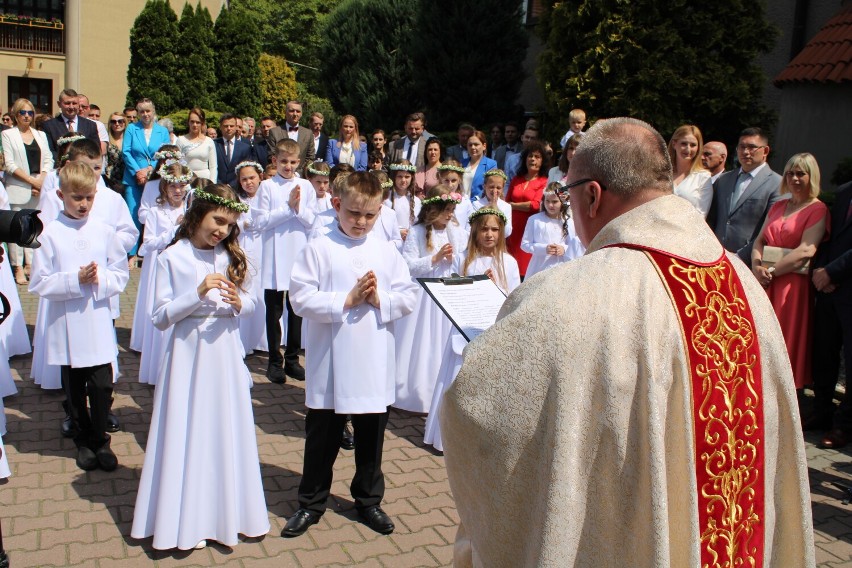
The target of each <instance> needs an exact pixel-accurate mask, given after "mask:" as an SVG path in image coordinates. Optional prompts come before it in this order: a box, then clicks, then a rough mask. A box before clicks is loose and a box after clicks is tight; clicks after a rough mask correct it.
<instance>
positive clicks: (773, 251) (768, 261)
mask: <svg viewBox="0 0 852 568" xmlns="http://www.w3.org/2000/svg"><path fill="white" fill-rule="evenodd" d="M792 250H793V249H788V248H782V247H773V246H769V245H766V246H764V247H763V259H762V262H763V265H764V266H765V267H766V268H767V269H768V268H774V267H775V265H776V264H778V263H779V262H780V261H781V259H782V258H784V255H786V254H788V253H789V252H790V251H792ZM810 269H811V259H808V260H807V261H806V262H805V263H804V264H802V265H801V266H799V267H797V268H796V269H795V270H793V271H792V272H793V273H794V274H804V275H805V276H807V274H808V272H809V271H810Z"/></svg>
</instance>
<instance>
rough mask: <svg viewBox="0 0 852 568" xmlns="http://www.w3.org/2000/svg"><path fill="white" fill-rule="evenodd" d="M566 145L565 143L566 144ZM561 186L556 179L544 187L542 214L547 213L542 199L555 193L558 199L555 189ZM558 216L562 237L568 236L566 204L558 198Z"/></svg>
mask: <svg viewBox="0 0 852 568" xmlns="http://www.w3.org/2000/svg"><path fill="white" fill-rule="evenodd" d="M566 146H567V144H566ZM560 187H562V184H561V183H559V182H558V181H552V182H550V184H549V185H548V186H547V187H546V188H545V189H544V193H542V195H541V201H542V203H541V206H542V211H544V214H545V215H547V211H545V209H544V200H545V198H546V197H547V196H548V195H555V196H556V199H559V194H558V193H556V190H557V189H559V188H560ZM559 216H560V217H561V218H562V238H563V239H564V238H565V237H567V236H568V204H567V203H565V202H564V201H562V200H561V199H559Z"/></svg>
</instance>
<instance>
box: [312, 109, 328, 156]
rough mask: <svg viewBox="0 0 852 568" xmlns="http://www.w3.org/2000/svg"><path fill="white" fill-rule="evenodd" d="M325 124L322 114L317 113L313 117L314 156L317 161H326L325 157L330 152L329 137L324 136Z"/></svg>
mask: <svg viewBox="0 0 852 568" xmlns="http://www.w3.org/2000/svg"><path fill="white" fill-rule="evenodd" d="M324 123H325V117H324V116H323V115H322V113H321V112H315V113H313V114H312V115H311V123H310V125H311V133H312V134H313V135H314V156H316V159H317V160H325V155H326V153H327V152H328V136H327V135H326V134H323V132H322V125H323V124H324Z"/></svg>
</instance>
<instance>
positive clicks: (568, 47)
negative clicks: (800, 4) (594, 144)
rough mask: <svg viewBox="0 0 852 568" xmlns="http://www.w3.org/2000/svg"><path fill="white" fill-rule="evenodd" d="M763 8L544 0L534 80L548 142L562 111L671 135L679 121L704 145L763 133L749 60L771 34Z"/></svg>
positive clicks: (755, 73) (763, 114) (764, 115)
mask: <svg viewBox="0 0 852 568" xmlns="http://www.w3.org/2000/svg"><path fill="white" fill-rule="evenodd" d="M764 7H765V2H764V1H763V0H720V1H719V2H715V3H713V4H710V3H701V2H690V1H689V0H671V1H669V2H666V3H660V2H656V1H654V0H631V1H630V2H625V1H621V0H559V1H557V0H549V1H548V9H547V10H546V11H545V13H544V14H543V15H542V16H541V18H540V20H539V21H540V24H539V26H538V27H539V30H538V31H539V32H540V33H541V37H542V39H543V40H544V42H545V49H544V51H543V52H542V54H541V59H540V62H539V67H538V78H539V82H540V84H541V85H542V88H543V90H544V93H545V100H546V104H547V111H548V115H549V117H550V119H551V120H550V123H551V124H556V125H557V128H556V129H554V130H553V131H551V132H549V134H550V135H551V137H558V136H561V135H562V133H564V132H565V130H567V124H568V112H569V111H570V110H571V108H574V107H580V108H583V109H584V110H586V112H587V114H588V116H589V118H591V119H594V118H596V117H607V116H633V117H636V118H641V119H643V120H646V121H648V122H650V123H651V124H652V125H654V126H655V127H656V128H657V129H658V130H659V131H660V133H661V134H662V135H663V137H666V138H667V137H668V136H669V135H670V134H671V133H672V132H673V131H674V129H675V128H677V127H678V126H679V125H680V124H683V123H692V124H695V125H697V126H698V127H699V128H701V130H702V132H703V133H704V139H705V140H707V139H711V140H712V139H719V140H724V141H727V142H730V141H733V140H735V139H736V136H737V133H738V132H739V131H740V130H741V129H742V128H743V127H744V126H746V125H756V126H762V127H770V126H771V125H772V122H773V115H772V114H771V112H770V111H769V110H768V109H767V108H766V106H765V105H764V103H763V101H762V94H763V93H762V91H763V83H764V77H763V73H762V72H761V71H760V68H759V67H758V66H757V64H756V62H755V59H756V57H757V56H758V55H759V54H761V53H765V52H767V51H769V49H771V47H772V45H773V43H774V38H775V36H776V33H777V32H776V30H775V28H773V27H772V26H771V25H770V24H769V23H768V22H767V21H766V18H765V15H764Z"/></svg>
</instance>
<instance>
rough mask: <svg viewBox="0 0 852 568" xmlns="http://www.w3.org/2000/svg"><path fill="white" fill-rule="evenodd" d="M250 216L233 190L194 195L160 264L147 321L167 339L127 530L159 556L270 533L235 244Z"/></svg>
mask: <svg viewBox="0 0 852 568" xmlns="http://www.w3.org/2000/svg"><path fill="white" fill-rule="evenodd" d="M247 209H248V206H246V205H245V204H244V203H241V202H240V201H239V200H238V199H237V195H236V193H235V192H234V190H233V189H231V187H230V186H227V185H222V184H217V185H212V186H209V187H208V188H206V190H202V189H196V190H195V192H194V194H193V197H192V200H191V202H190V206H189V208H188V209H187V212H186V215H185V216H184V220H183V223H181V226H180V228H179V229H178V232H177V234H176V235H175V240H174V243H173V244H172V245H170V246H169V247H167V248H166V250H164V251H163V252H162V253H160V255H159V258H157V277H156V291H155V295H154V298H155V302H154V316H153V320H154V325H156V326H157V328H158V329H163V330H165V329H169V328H171V333H169V334H168V337H167V342H166V349H165V353H166V356H165V358H164V360H163V365H162V367H161V369H160V375H159V378H158V379H157V386H156V389H155V390H154V412H153V415H152V416H151V428H150V430H149V432H148V444H147V447H146V449H145V463H144V466H143V467H142V478H141V480H140V482H139V491H138V493H137V497H136V510H135V511H134V514H133V527H132V529H131V533H130V534H131V536H132V537H133V538H137V539H141V538H146V537H149V536H151V535H153V536H154V541H153V546H154V548H156V549H161V550H162V549H171V548H179V549H182V550H187V549H191V548H200V547H203V546H206V540H207V539H210V540H215V541H217V542H220V543H221V544H224V545H226V546H234V545H236V544H237V542H238V535H239V534H243V535H245V536H247V537H258V536H261V535H264V534H266V533H267V532H268V531H269V518H268V514H267V511H266V501H265V499H264V495H263V484H262V482H261V476H260V461H259V459H258V454H257V439H256V436H255V428H254V416H253V414H252V405H251V397H250V396H249V387H250V385H251V376H250V374H249V370H248V368H247V367H246V366H245V363H244V362H243V360H242V354H243V349H242V344H241V343H240V334H239V323H238V320H237V318H239V317H245V316H249V315H251V314H252V312H253V311H254V308H255V304H254V298H253V296H252V294H251V292H250V289H251V288H250V286H251V285H250V283H249V282H248V281H247V278H248V268H247V263H246V257H245V254H243V251H242V250H240V247H239V245H238V244H237V239H238V237H239V232H240V230H239V228H238V227H237V221H238V219H239V214H240V213H244V212H246V210H247Z"/></svg>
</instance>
